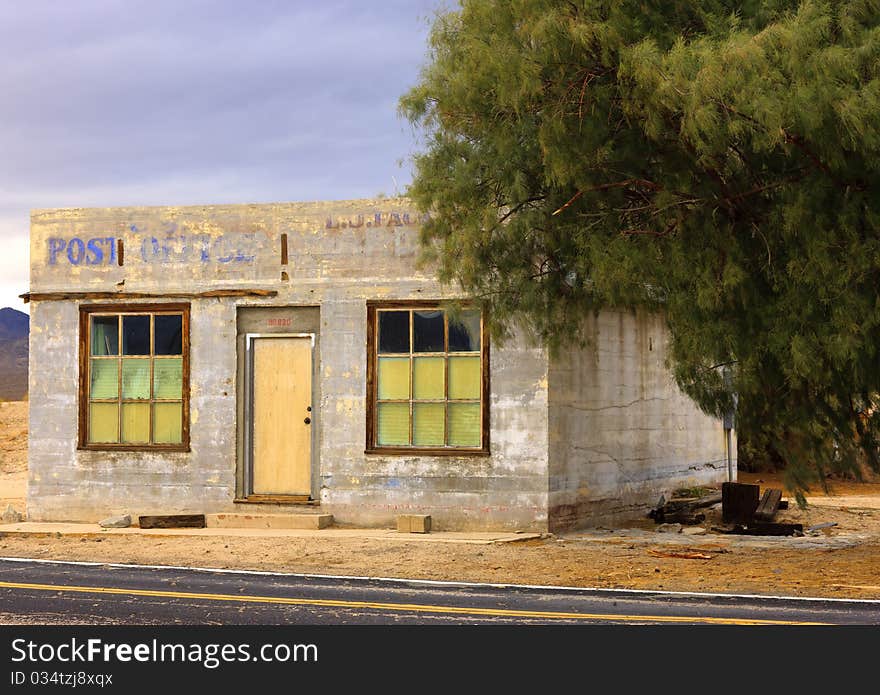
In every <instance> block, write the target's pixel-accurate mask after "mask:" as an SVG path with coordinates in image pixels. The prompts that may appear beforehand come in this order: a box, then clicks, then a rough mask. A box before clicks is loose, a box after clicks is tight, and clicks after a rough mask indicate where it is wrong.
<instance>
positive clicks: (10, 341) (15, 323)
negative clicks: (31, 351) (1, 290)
mask: <svg viewBox="0 0 880 695" xmlns="http://www.w3.org/2000/svg"><path fill="white" fill-rule="evenodd" d="M30 322H31V320H30V317H29V316H28V315H27V314H25V313H22V312H21V311H16V310H15V309H10V308H8V307H7V308H5V309H0V400H5V401H18V400H21V399H23V398H24V397H25V396H26V395H27V388H28V334H29V333H30Z"/></svg>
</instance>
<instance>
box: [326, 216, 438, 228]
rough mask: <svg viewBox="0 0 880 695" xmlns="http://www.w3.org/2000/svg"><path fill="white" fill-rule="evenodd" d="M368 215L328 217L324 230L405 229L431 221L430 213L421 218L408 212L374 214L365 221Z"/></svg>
mask: <svg viewBox="0 0 880 695" xmlns="http://www.w3.org/2000/svg"><path fill="white" fill-rule="evenodd" d="M365 217H367V216H366V215H355V216H354V217H351V216H348V217H332V216H331V217H328V218H327V219H326V221H325V222H324V229H345V228H347V227H354V228H357V227H363V226H364V225H365V224H366V226H367V227H403V226H407V227H408V226H410V225H414V224H418V223H419V222H425V221H427V220H428V219H430V216H429V215H428V213H425V214H423V215H420V216H413V215H412V214H410V213H408V212H404V213H400V212H374V213H372V215H369V217H370V218H371V219H370V220H368V221H366V222H365V221H364V219H365Z"/></svg>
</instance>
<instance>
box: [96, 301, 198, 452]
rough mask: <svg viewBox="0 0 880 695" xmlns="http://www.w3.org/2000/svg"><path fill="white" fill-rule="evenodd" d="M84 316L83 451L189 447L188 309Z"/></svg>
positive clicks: (99, 310)
mask: <svg viewBox="0 0 880 695" xmlns="http://www.w3.org/2000/svg"><path fill="white" fill-rule="evenodd" d="M80 311H81V313H80V331H81V337H80V344H81V358H80V422H79V424H80V427H79V430H80V442H79V443H80V446H81V447H84V448H90V449H92V448H95V449H113V448H124V449H130V448H137V449H141V448H149V449H176V450H186V449H188V447H189V305H188V304H158V305H157V304H153V305H127V306H119V305H110V306H97V305H88V306H84V307H81V309H80Z"/></svg>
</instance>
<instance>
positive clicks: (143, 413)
mask: <svg viewBox="0 0 880 695" xmlns="http://www.w3.org/2000/svg"><path fill="white" fill-rule="evenodd" d="M122 441H123V442H127V443H137V444H144V443H147V442H149V441H150V404H149V403H123V404H122Z"/></svg>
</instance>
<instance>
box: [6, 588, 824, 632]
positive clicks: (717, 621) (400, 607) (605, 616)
mask: <svg viewBox="0 0 880 695" xmlns="http://www.w3.org/2000/svg"><path fill="white" fill-rule="evenodd" d="M0 588H2V589H29V590H32V591H56V592H61V593H64V592H72V593H81V594H112V595H115V596H146V597H152V598H185V599H196V600H199V601H232V602H237V603H275V604H281V605H288V606H319V607H324V608H369V609H373V610H382V611H410V612H417V613H447V614H453V615H475V616H492V617H502V618H511V617H513V618H544V619H554V620H604V621H612V620H615V621H621V622H649V623H706V624H710V625H824V624H825V623H808V622H797V621H791V620H758V619H751V618H712V617H704V616H683V615H682V616H678V615H650V616H649V615H615V614H610V613H565V612H561V611H526V610H511V609H504V608H476V607H470V608H469V607H462V606H433V605H429V604H418V603H378V602H374V601H341V600H335V599H322V598H288V597H285V596H238V595H235V594H199V593H191V592H187V591H156V590H152V589H122V588H118V587H111V586H62V585H57V584H26V583H23V582H0Z"/></svg>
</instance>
